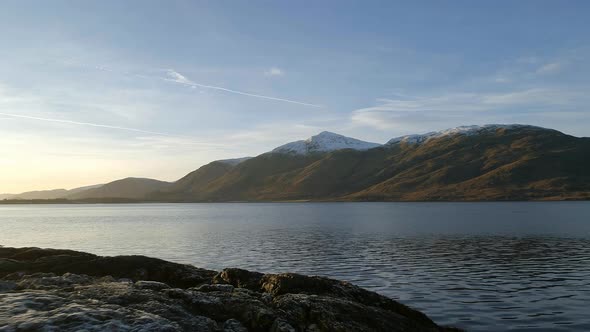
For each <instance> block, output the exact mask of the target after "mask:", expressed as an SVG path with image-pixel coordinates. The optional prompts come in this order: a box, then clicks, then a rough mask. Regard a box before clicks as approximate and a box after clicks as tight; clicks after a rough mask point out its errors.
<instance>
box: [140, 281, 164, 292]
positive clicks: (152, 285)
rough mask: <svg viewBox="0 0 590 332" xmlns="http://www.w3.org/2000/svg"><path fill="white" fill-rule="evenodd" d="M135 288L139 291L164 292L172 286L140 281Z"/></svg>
mask: <svg viewBox="0 0 590 332" xmlns="http://www.w3.org/2000/svg"><path fill="white" fill-rule="evenodd" d="M135 287H137V288H139V289H152V290H162V289H166V288H170V286H168V285H166V284H165V283H163V282H157V281H147V280H140V281H137V282H136V283H135Z"/></svg>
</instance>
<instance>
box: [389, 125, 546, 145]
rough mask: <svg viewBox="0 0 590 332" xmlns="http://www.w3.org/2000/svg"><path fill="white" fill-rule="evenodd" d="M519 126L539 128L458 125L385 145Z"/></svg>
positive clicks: (417, 142)
mask: <svg viewBox="0 0 590 332" xmlns="http://www.w3.org/2000/svg"><path fill="white" fill-rule="evenodd" d="M521 128H540V127H535V126H529V125H521V124H487V125H483V126H477V125H473V126H460V127H455V128H449V129H445V130H441V131H431V132H429V133H426V134H421V135H405V136H400V137H396V138H393V139H391V140H390V141H389V142H387V143H386V144H385V145H393V144H398V143H402V142H403V143H408V144H420V143H424V142H426V141H428V140H430V139H433V138H440V137H444V136H453V135H465V136H473V135H479V134H483V133H488V132H493V131H496V130H498V129H521Z"/></svg>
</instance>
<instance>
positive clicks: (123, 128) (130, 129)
mask: <svg viewBox="0 0 590 332" xmlns="http://www.w3.org/2000/svg"><path fill="white" fill-rule="evenodd" d="M0 115H2V116H7V117H11V118H21V119H28V120H38V121H47V122H58V123H67V124H74V125H79V126H90V127H98V128H108V129H116V130H126V131H132V132H136V133H143V134H151V135H158V136H168V137H176V138H185V139H187V138H188V139H190V137H185V136H179V135H173V134H168V133H162V132H157V131H149V130H142V129H136V128H128V127H119V126H111V125H105V124H98V123H90V122H79V121H71V120H62V119H51V118H42V117H37V116H29V115H20V114H11V113H1V112H0ZM192 143H194V144H202V145H215V144H209V143H203V142H194V141H193V142H192Z"/></svg>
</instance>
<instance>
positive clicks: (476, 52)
mask: <svg viewBox="0 0 590 332" xmlns="http://www.w3.org/2000/svg"><path fill="white" fill-rule="evenodd" d="M589 7H590V3H589V2H587V1H493V2H492V1H489V2H482V1H448V2H447V1H413V2H411V3H410V2H405V3H402V2H395V1H382V2H380V1H350V2H349V1H208V2H206V1H199V2H197V1H166V2H162V1H125V2H123V1H100V2H99V1H95V2H80V1H51V2H47V1H3V2H2V3H1V4H0V41H1V42H2V47H0V59H2V61H0V129H1V130H2V143H0V147H1V148H2V151H3V154H2V156H0V166H1V167H2V168H3V170H4V171H3V173H4V175H0V192H16V191H24V190H31V189H36V188H60V187H66V188H70V187H75V186H79V185H88V184H94V183H101V182H107V181H110V180H113V179H117V178H120V177H126V176H144V177H153V178H158V179H164V180H175V179H177V178H179V177H181V176H182V175H184V174H185V173H187V172H189V171H191V170H193V169H195V168H197V167H199V166H200V165H203V164H205V163H207V162H209V161H212V160H215V159H221V158H231V157H240V156H245V155H257V154H260V153H263V152H265V151H268V150H270V149H272V148H273V147H275V146H277V145H280V144H282V143H285V142H288V141H292V140H296V139H302V138H306V137H308V136H310V135H313V134H315V133H317V132H320V131H323V130H330V131H335V132H338V133H341V134H345V135H349V136H353V137H357V138H360V139H364V140H368V141H375V142H385V141H387V140H389V139H390V138H392V137H396V136H400V135H403V134H411V133H422V132H427V131H431V130H440V129H445V128H448V127H455V126H459V125H468V124H486V123H526V124H534V125H540V126H545V127H551V128H555V129H558V130H561V131H564V132H566V133H569V134H572V135H576V136H590V125H589V124H590V111H589V110H588V108H587V105H588V104H589V102H590V94H589V93H588V91H589V89H588V88H589V86H590V79H589V78H588V77H589V74H590V63H589V61H588V59H589V55H590V34H589V33H588V31H590V23H588V20H587V16H588V15H587V14H588V13H589V12H590V11H589V9H590V8H589Z"/></svg>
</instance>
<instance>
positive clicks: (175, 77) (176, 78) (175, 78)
mask: <svg viewBox="0 0 590 332" xmlns="http://www.w3.org/2000/svg"><path fill="white" fill-rule="evenodd" d="M67 63H69V64H73V65H75V66H78V67H85V68H91V69H95V70H100V71H105V72H109V73H113V74H121V75H128V76H135V77H139V78H143V79H159V80H163V81H166V82H173V83H178V84H183V85H187V86H191V87H199V88H204V89H212V90H218V91H225V92H229V93H234V94H238V95H242V96H247V97H254V98H262V99H268V100H274V101H281V102H284V103H291V104H297V105H302V106H308V107H316V108H323V107H324V106H322V105H317V104H311V103H305V102H301V101H296V100H291V99H285V98H278V97H272V96H266V95H259V94H256V93H249V92H244V91H238V90H233V89H228V88H224V87H221V86H215V85H209V84H201V83H196V82H193V81H191V80H189V79H188V78H186V77H185V76H183V75H182V74H180V73H178V72H176V71H175V70H173V69H167V70H166V73H167V74H168V76H170V77H172V78H163V77H153V76H147V75H141V74H132V73H129V72H127V71H116V70H113V69H111V68H108V67H106V66H93V65H87V64H82V63H79V62H75V61H68V62H67Z"/></svg>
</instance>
